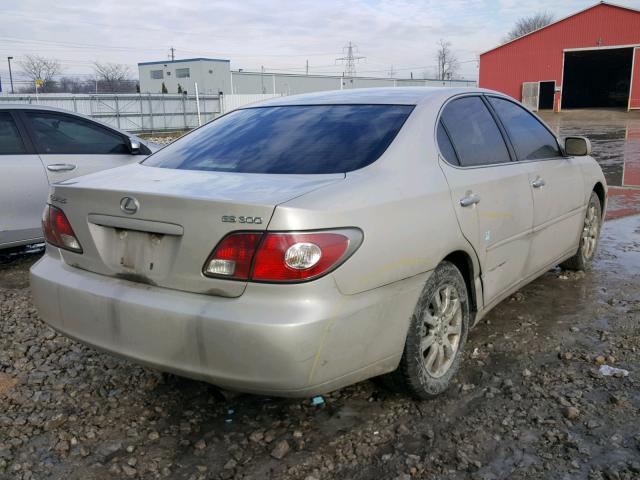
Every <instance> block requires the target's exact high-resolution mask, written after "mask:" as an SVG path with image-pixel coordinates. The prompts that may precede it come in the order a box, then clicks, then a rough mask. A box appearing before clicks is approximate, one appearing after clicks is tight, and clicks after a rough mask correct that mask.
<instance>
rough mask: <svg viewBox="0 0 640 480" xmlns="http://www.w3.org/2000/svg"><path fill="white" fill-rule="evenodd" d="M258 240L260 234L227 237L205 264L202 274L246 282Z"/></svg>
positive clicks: (240, 234)
mask: <svg viewBox="0 0 640 480" xmlns="http://www.w3.org/2000/svg"><path fill="white" fill-rule="evenodd" d="M260 238H262V233H232V234H231V235H227V236H226V237H224V238H223V239H222V241H221V242H220V243H219V244H218V246H217V247H216V249H215V250H214V251H213V253H212V254H211V256H210V257H209V259H208V260H207V263H205V265H204V270H203V273H204V274H205V275H206V276H208V277H222V278H233V279H236V280H247V279H248V278H249V272H250V270H251V261H252V260H253V255H254V254H255V252H256V248H257V246H258V243H259V242H260Z"/></svg>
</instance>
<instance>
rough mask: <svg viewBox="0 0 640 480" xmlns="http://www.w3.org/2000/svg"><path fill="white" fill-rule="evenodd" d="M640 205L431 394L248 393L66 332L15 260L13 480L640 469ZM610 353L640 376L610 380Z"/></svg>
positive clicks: (491, 326)
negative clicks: (55, 325) (113, 352)
mask: <svg viewBox="0 0 640 480" xmlns="http://www.w3.org/2000/svg"><path fill="white" fill-rule="evenodd" d="M639 252H640V216H635V217H627V218H624V219H619V220H614V221H610V222H607V223H606V224H605V228H604V230H603V237H602V242H601V246H600V253H599V257H598V259H597V261H596V263H595V266H594V269H593V270H592V271H590V272H587V273H586V274H584V273H572V272H565V271H561V270H559V269H556V270H552V271H550V272H549V273H547V274H546V275H544V276H543V277H542V278H540V279H538V280H536V281H535V282H533V283H532V284H530V285H529V286H527V287H525V288H524V289H522V290H521V291H520V292H518V293H516V294H515V295H513V296H512V297H511V299H509V300H506V301H504V302H502V303H501V304H500V305H499V306H498V307H497V308H496V309H495V310H494V311H493V312H492V313H490V314H489V315H488V317H487V318H486V319H485V320H484V321H483V322H481V324H480V325H479V326H478V327H477V328H476V329H475V330H474V331H473V332H472V333H471V335H470V338H469V345H468V349H467V352H468V353H467V356H466V357H467V358H466V359H465V364H464V366H463V368H462V371H461V373H460V375H459V377H458V382H457V383H456V384H455V385H454V386H453V388H451V389H450V390H449V391H448V392H447V393H446V394H444V395H442V396H440V397H438V398H435V399H433V400H430V401H423V402H420V401H416V400H413V399H411V398H408V397H406V396H403V395H399V394H393V393H390V392H387V391H385V390H384V389H383V388H381V387H380V386H379V385H378V384H377V383H376V382H373V381H368V382H363V383H360V384H358V385H355V386H352V387H349V388H346V389H343V390H341V391H338V392H335V393H333V394H331V395H327V396H326V397H324V403H323V404H322V405H319V406H314V405H312V403H311V401H310V400H309V399H305V400H285V399H273V398H265V397H257V396H250V395H233V394H229V393H225V392H220V391H218V390H216V389H215V387H213V386H210V385H207V384H204V383H200V382H195V381H191V380H186V379H182V378H178V377H175V376H172V375H166V374H161V373H158V372H155V371H152V370H149V369H146V368H142V367H139V366H137V365H134V364H132V363H129V362H127V361H124V360H120V359H117V358H114V357H112V356H110V355H107V354H104V353H100V352H97V351H95V350H93V349H92V348H89V347H85V346H83V345H81V344H79V343H77V342H75V341H73V340H70V339H67V338H65V337H63V336H60V335H57V334H56V333H55V332H54V331H52V330H51V329H49V328H48V327H47V326H46V325H45V324H44V323H43V322H41V321H40V320H39V319H38V315H37V312H36V311H35V309H34V307H33V305H32V303H31V299H30V292H29V285H28V269H29V266H30V265H31V264H32V263H33V262H34V261H35V260H37V258H38V256H39V254H33V253H32V254H29V255H17V256H13V257H5V258H4V262H5V264H4V265H0V405H1V407H2V408H0V478H3V479H4V478H6V479H12V480H13V479H45V478H46V479H65V480H72V479H107V478H145V479H147V478H149V479H154V478H172V479H173V478H175V479H217V478H223V479H229V478H238V479H240V478H243V479H250V478H251V479H263V478H283V479H302V480H312V479H317V480H320V479H343V478H348V479H369V478H380V479H410V478H426V479H432V478H433V479H451V480H453V479H473V480H489V479H502V478H509V479H554V480H556V479H590V480H599V479H606V480H617V479H623V480H624V479H638V478H640V389H639V388H638V387H639V381H638V373H639V372H640V327H639V322H638V320H640V288H639V286H640V254H639ZM600 364H607V365H610V366H615V367H621V368H625V369H627V370H629V371H630V372H631V373H630V375H629V376H628V377H606V376H603V375H601V374H600V373H598V369H599V366H600Z"/></svg>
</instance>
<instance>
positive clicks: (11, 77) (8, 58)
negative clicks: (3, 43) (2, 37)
mask: <svg viewBox="0 0 640 480" xmlns="http://www.w3.org/2000/svg"><path fill="white" fill-rule="evenodd" d="M11 60H13V57H7V63H8V64H9V82H10V83H11V93H13V75H11Z"/></svg>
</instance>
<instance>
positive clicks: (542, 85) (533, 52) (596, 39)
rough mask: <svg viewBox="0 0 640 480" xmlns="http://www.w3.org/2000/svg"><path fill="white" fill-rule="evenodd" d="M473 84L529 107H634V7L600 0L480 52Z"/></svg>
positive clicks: (637, 39) (638, 62) (637, 82)
mask: <svg viewBox="0 0 640 480" xmlns="http://www.w3.org/2000/svg"><path fill="white" fill-rule="evenodd" d="M479 85H480V86H481V87H484V88H490V89H493V90H498V91H500V92H503V93H506V94H508V95H511V96H512V97H514V98H516V99H518V100H520V101H522V102H523V103H525V104H526V105H528V106H529V107H530V108H531V109H533V110H538V109H551V108H553V109H555V110H556V111H559V110H560V109H561V108H562V109H568V108H596V107H610V108H626V109H628V110H630V109H634V108H635V109H640V10H634V9H632V8H628V7H621V6H618V5H613V4H610V3H606V2H601V3H598V4H596V5H594V6H592V7H589V8H587V9H585V10H582V11H580V12H578V13H575V14H573V15H571V16H569V17H566V18H563V19H562V20H558V21H556V22H554V23H552V24H550V25H547V26H546V27H543V28H541V29H539V30H536V31H535V32H532V33H529V34H527V35H524V36H522V37H520V38H517V39H516V40H513V41H511V42H508V43H505V44H504V45H500V46H499V47H496V48H494V49H492V50H489V51H487V52H484V53H483V54H481V55H480V80H479Z"/></svg>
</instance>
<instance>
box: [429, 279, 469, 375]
mask: <svg viewBox="0 0 640 480" xmlns="http://www.w3.org/2000/svg"><path fill="white" fill-rule="evenodd" d="M422 320H423V322H422V326H423V332H422V338H421V341H420V351H421V352H422V360H423V366H424V368H425V370H426V371H427V373H428V374H429V375H431V376H432V377H435V378H438V377H442V376H443V375H444V374H445V373H447V371H448V370H449V368H450V367H451V365H452V364H453V361H454V359H455V357H456V354H457V353H458V348H459V347H460V337H461V336H462V306H461V303H460V294H459V292H458V289H457V288H456V287H455V286H454V285H451V284H445V285H443V286H441V287H439V288H438V290H436V292H435V293H434V295H433V296H432V297H431V299H430V300H429V305H428V306H427V308H426V309H425V311H424V313H423V318H422Z"/></svg>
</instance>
